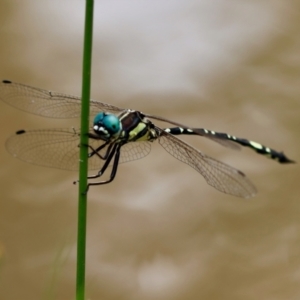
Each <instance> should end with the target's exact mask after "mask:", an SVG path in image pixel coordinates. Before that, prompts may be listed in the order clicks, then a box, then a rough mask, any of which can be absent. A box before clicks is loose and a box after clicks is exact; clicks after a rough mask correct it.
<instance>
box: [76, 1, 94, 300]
mask: <svg viewBox="0 0 300 300" xmlns="http://www.w3.org/2000/svg"><path fill="white" fill-rule="evenodd" d="M93 10H94V1H93V0H86V7H85V28H84V48H83V73H82V97H81V99H82V103H81V135H80V145H81V146H80V164H79V195H78V233H77V280H76V299H77V300H84V298H85V248H86V212H87V183H88V182H87V176H88V147H86V145H87V144H88V131H89V111H90V86H91V65H92V40H93Z"/></svg>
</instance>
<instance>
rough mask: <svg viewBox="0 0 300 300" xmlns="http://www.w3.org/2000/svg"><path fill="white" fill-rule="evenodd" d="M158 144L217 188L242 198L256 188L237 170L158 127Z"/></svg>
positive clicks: (253, 193) (250, 194) (254, 191)
mask: <svg viewBox="0 0 300 300" xmlns="http://www.w3.org/2000/svg"><path fill="white" fill-rule="evenodd" d="M157 129H158V130H160V133H161V136H160V138H159V143H160V145H161V146H162V147H163V148H164V149H165V150H166V151H167V152H168V153H170V154H171V155H172V156H174V157H175V158H177V159H178V160H180V161H181V162H183V163H185V164H187V165H189V166H190V167H192V168H194V169H195V170H196V171H198V172H199V173H200V174H201V175H202V176H203V177H204V178H205V180H206V182H207V183H208V184H209V185H211V186H213V187H214V188H216V189H217V190H219V191H221V192H223V193H226V194H231V195H234V196H238V197H242V198H250V197H252V196H254V195H255V194H256V189H255V187H254V186H253V184H252V183H251V182H250V181H249V180H248V179H247V177H246V176H245V175H244V174H243V173H242V172H241V171H239V170H237V169H234V168H232V167H231V166H229V165H227V164H224V163H222V162H220V161H218V160H215V159H213V158H211V157H209V156H207V155H205V154H203V153H201V152H200V151H198V150H196V149H195V148H193V147H192V146H190V145H188V144H187V143H185V142H183V141H181V140H180V139H178V138H177V137H175V136H173V135H171V134H168V133H167V132H165V131H163V130H162V129H160V128H157Z"/></svg>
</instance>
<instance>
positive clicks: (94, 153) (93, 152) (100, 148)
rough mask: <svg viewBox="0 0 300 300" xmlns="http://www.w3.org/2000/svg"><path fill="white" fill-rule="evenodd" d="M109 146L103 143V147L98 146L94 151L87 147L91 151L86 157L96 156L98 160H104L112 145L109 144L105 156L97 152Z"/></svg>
mask: <svg viewBox="0 0 300 300" xmlns="http://www.w3.org/2000/svg"><path fill="white" fill-rule="evenodd" d="M108 144H109V142H106V143H104V144H103V145H101V146H99V147H98V148H96V149H94V148H93V147H92V146H91V145H88V147H89V148H90V149H91V150H92V152H90V153H89V154H88V157H89V158H90V157H93V156H94V155H97V156H98V157H99V158H100V159H103V160H106V159H107V157H108V155H109V153H110V151H111V148H112V147H113V144H110V145H109V146H108V148H107V150H106V152H105V154H104V155H103V156H102V155H101V154H100V153H99V151H100V150H102V149H103V148H105V147H106V146H107V145H108Z"/></svg>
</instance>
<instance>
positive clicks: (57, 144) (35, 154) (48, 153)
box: [6, 128, 103, 171]
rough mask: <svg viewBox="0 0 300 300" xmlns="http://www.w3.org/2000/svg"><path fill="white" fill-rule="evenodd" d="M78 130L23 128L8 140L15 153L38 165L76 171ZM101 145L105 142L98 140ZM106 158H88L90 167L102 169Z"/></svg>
mask: <svg viewBox="0 0 300 300" xmlns="http://www.w3.org/2000/svg"><path fill="white" fill-rule="evenodd" d="M79 136H80V134H79V131H78V130H75V129H73V128H70V129H45V130H43V129H42V130H31V131H24V130H22V131H21V130H20V131H18V132H17V134H15V135H13V136H11V137H10V138H9V139H8V140H7V141H6V148H7V150H8V152H10V153H11V154H12V155H13V156H15V157H17V158H19V159H20V160H23V161H26V162H28V163H32V164H35V165H39V166H44V167H50V168H57V169H63V170H71V171H75V170H78V169H79V142H80V141H79ZM98 142H99V144H98V146H99V145H101V143H103V142H102V141H98ZM102 164H103V161H102V160H100V159H99V158H98V157H92V158H90V159H89V168H90V169H99V168H100V167H101V165H102Z"/></svg>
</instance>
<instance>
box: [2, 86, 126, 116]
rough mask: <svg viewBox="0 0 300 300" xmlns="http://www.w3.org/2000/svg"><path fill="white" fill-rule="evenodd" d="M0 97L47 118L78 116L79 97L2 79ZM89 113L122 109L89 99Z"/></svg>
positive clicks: (94, 113)
mask: <svg viewBox="0 0 300 300" xmlns="http://www.w3.org/2000/svg"><path fill="white" fill-rule="evenodd" d="M0 99H1V100H2V101H4V102H6V103H7V104H9V105H11V106H14V107H16V108H18V109H20V110H22V111H26V112H29V113H32V114H35V115H39V116H43V117H48V118H76V117H79V116H80V110H81V98H80V97H76V96H71V95H67V94H62V93H57V92H52V91H48V90H43V89H39V88H35V87H30V86H27V85H24V84H20V83H15V82H11V81H8V80H4V81H2V82H1V83H0ZM90 110H91V115H92V116H94V115H96V114H97V113H99V112H100V111H106V112H111V113H118V112H120V111H123V109H121V108H119V107H117V106H114V105H110V104H106V103H102V102H99V101H95V100H91V101H90Z"/></svg>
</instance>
